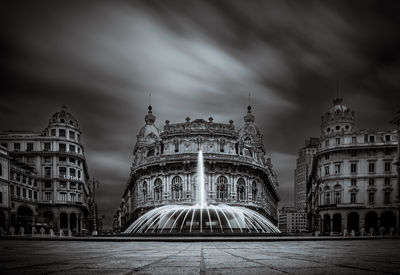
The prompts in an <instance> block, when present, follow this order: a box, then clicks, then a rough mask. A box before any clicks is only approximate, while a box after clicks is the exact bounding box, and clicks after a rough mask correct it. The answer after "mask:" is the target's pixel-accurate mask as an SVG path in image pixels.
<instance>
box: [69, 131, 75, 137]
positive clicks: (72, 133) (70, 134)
mask: <svg viewBox="0 0 400 275" xmlns="http://www.w3.org/2000/svg"><path fill="white" fill-rule="evenodd" d="M69 138H70V139H75V132H73V131H69Z"/></svg>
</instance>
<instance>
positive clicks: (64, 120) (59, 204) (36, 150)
mask: <svg viewBox="0 0 400 275" xmlns="http://www.w3.org/2000/svg"><path fill="white" fill-rule="evenodd" d="M81 134H82V133H81V130H80V128H79V124H78V121H77V120H76V119H75V117H74V116H73V115H71V114H70V113H69V112H68V111H67V110H66V107H65V106H63V107H62V109H61V110H60V111H59V112H56V113H55V114H54V115H52V116H51V117H50V120H49V124H48V126H47V127H46V128H45V129H44V130H43V131H41V132H22V131H7V132H1V133H0V144H1V147H0V148H2V150H1V152H2V159H3V160H4V161H2V162H3V163H7V168H4V167H5V166H4V165H2V166H3V172H2V175H3V176H1V175H0V178H1V184H2V185H3V186H5V185H6V186H7V187H6V190H7V192H6V194H7V195H6V196H4V195H3V204H1V206H2V209H1V217H2V220H4V222H3V224H2V225H1V226H3V228H5V229H6V230H8V229H9V228H10V227H13V228H15V231H16V232H17V230H18V229H19V228H20V227H21V226H22V227H24V228H25V232H30V231H31V229H32V227H44V228H46V229H47V230H49V229H50V228H52V229H53V230H54V231H56V232H57V231H59V230H60V228H61V229H70V230H71V231H73V232H75V233H78V232H81V231H82V230H83V229H86V228H88V224H87V220H88V215H89V211H88V207H89V204H90V199H89V194H90V187H89V186H88V182H89V174H88V167H87V164H86V159H85V155H84V148H83V145H82V143H81ZM5 160H8V161H7V162H6V161H5ZM4 188H5V187H2V190H5V189H4ZM4 202H6V203H4Z"/></svg>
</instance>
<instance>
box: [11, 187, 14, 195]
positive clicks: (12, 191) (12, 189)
mask: <svg viewBox="0 0 400 275" xmlns="http://www.w3.org/2000/svg"><path fill="white" fill-rule="evenodd" d="M10 194H11V197H14V185H10Z"/></svg>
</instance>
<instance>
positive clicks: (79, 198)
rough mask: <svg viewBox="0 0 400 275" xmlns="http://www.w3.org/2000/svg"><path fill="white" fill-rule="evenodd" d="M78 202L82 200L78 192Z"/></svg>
mask: <svg viewBox="0 0 400 275" xmlns="http://www.w3.org/2000/svg"><path fill="white" fill-rule="evenodd" d="M78 202H82V197H81V194H78Z"/></svg>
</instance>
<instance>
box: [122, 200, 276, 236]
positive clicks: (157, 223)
mask: <svg viewBox="0 0 400 275" xmlns="http://www.w3.org/2000/svg"><path fill="white" fill-rule="evenodd" d="M154 233H264V234H265V233H280V231H279V229H278V228H277V227H276V226H275V225H274V224H273V223H272V222H271V221H269V220H268V219H267V218H266V217H264V216H263V215H261V214H260V213H258V212H256V211H254V210H252V209H249V208H246V207H241V206H230V205H227V204H217V205H213V204H210V205H208V204H203V205H202V204H195V205H165V206H161V207H157V208H154V209H152V210H150V211H149V212H147V213H145V214H144V215H142V216H141V217H139V218H138V219H137V220H136V221H135V222H133V223H132V224H131V225H130V226H129V227H128V228H127V229H126V230H125V231H124V234H154Z"/></svg>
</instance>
